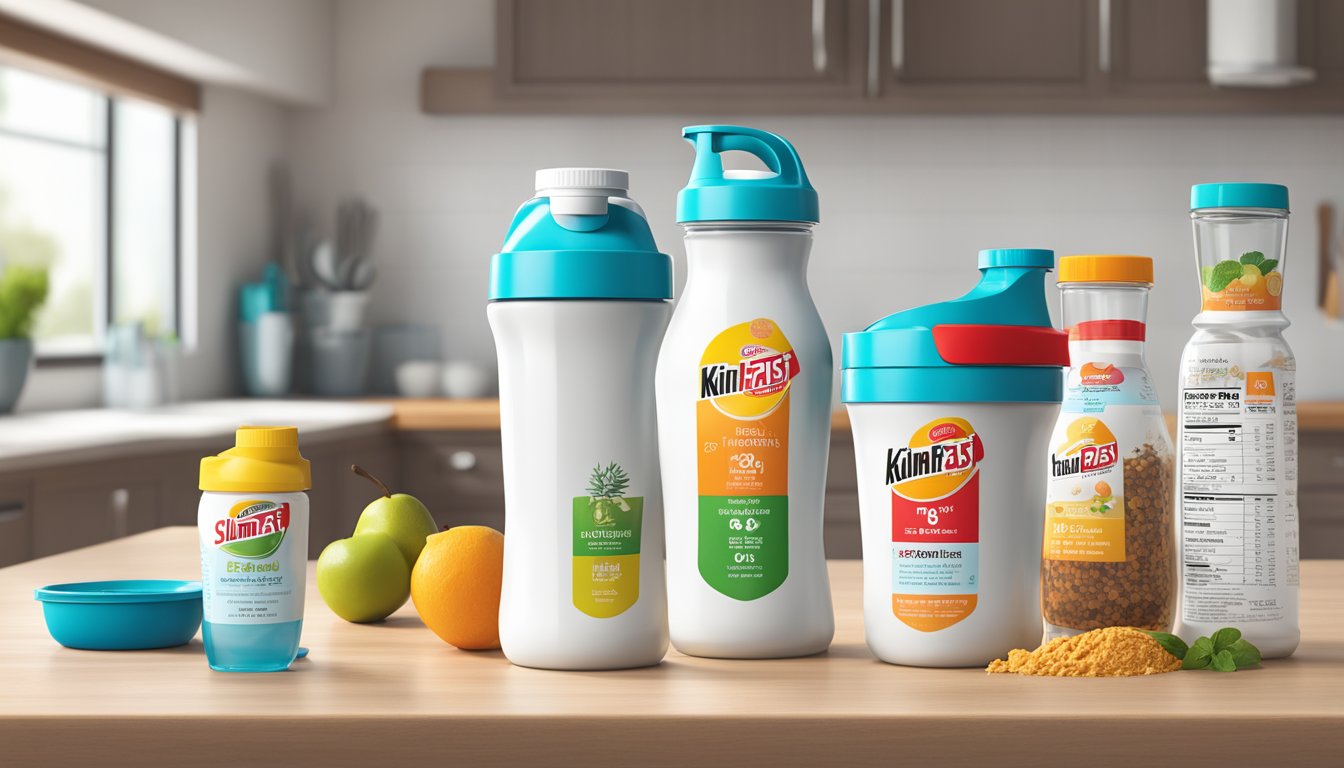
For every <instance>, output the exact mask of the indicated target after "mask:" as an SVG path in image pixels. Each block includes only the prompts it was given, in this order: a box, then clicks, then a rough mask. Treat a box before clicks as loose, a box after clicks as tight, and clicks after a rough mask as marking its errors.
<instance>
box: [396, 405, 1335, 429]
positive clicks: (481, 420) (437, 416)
mask: <svg viewBox="0 0 1344 768" xmlns="http://www.w3.org/2000/svg"><path fill="white" fill-rule="evenodd" d="M370 402H375V403H378V404H381V405H386V406H388V407H389V408H391V409H392V410H393V412H394V415H393V417H392V424H393V426H394V427H395V428H396V429H400V430H407V431H422V430H423V431H434V430H482V429H484V430H493V429H499V401H498V400H451V399H448V398H436V397H430V398H389V399H385V400H374V401H370ZM1167 418H1168V421H1171V422H1172V423H1174V417H1172V416H1170V415H1168V417H1167ZM1297 420H1298V429H1299V430H1300V431H1302V432H1344V401H1333V400H1328V401H1327V400H1321V401H1308V402H1301V403H1298V404H1297ZM831 428H832V429H843V430H848V429H849V413H848V412H847V411H846V410H845V409H844V408H843V407H841V408H840V409H838V410H836V411H835V413H834V414H832V416H831Z"/></svg>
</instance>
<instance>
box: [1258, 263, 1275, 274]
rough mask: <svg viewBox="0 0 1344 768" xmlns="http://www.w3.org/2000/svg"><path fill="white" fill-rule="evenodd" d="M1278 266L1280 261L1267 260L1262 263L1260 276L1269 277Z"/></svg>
mask: <svg viewBox="0 0 1344 768" xmlns="http://www.w3.org/2000/svg"><path fill="white" fill-rule="evenodd" d="M1277 266H1279V260H1278V259H1265V260H1264V261H1262V262H1260V274H1262V275H1268V274H1269V273H1270V272H1273V271H1274V268H1275V267H1277Z"/></svg>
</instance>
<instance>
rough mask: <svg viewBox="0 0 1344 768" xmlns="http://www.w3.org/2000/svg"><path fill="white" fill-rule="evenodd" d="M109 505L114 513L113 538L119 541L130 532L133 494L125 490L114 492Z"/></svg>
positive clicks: (109, 496) (119, 489)
mask: <svg viewBox="0 0 1344 768" xmlns="http://www.w3.org/2000/svg"><path fill="white" fill-rule="evenodd" d="M108 504H109V506H110V507H111V511H112V537H113V538H115V539H119V538H121V537H123V536H125V535H126V534H127V533H129V532H130V527H129V519H130V508H131V492H130V491H129V490H127V489H125V488H118V489H116V490H114V491H112V493H110V494H108Z"/></svg>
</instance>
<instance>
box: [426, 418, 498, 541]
mask: <svg viewBox="0 0 1344 768" xmlns="http://www.w3.org/2000/svg"><path fill="white" fill-rule="evenodd" d="M401 472H402V477H401V480H402V486H403V487H404V488H405V489H406V492H407V493H409V494H411V495H413V496H415V497H417V498H419V499H420V500H421V501H423V502H424V503H425V506H427V507H429V511H430V513H432V514H433V515H434V520H435V521H436V522H438V524H439V526H440V527H442V526H453V525H488V526H490V527H492V528H497V529H499V530H501V531H502V530H504V459H503V455H502V453H501V449H500V443H499V432H405V433H402V435H401Z"/></svg>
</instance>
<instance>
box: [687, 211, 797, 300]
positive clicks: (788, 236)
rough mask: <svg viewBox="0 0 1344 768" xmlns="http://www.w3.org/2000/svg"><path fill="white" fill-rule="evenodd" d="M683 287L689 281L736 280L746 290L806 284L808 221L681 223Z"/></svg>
mask: <svg viewBox="0 0 1344 768" xmlns="http://www.w3.org/2000/svg"><path fill="white" fill-rule="evenodd" d="M685 228H686V264H687V274H686V278H687V282H688V286H687V287H688V288H689V287H690V286H689V284H690V283H691V282H700V281H712V282H718V281H722V280H729V279H731V280H734V281H740V282H741V284H740V285H739V286H737V287H738V289H740V290H743V291H751V290H753V287H754V286H756V287H759V286H760V285H762V284H769V283H776V284H777V283H778V282H780V281H783V282H797V283H804V284H805V283H806V280H807V261H808V255H809V253H810V252H811V250H812V227H811V226H810V225H805V224H799V225H785V226H764V225H759V224H758V225H751V224H741V225H737V224H713V225H708V224H691V225H686V226H685Z"/></svg>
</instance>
